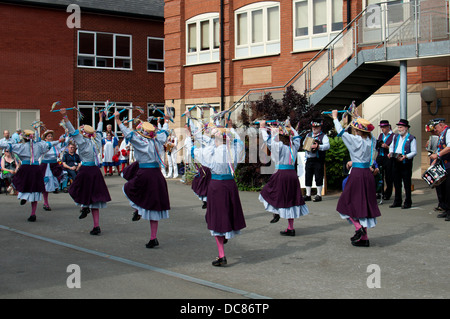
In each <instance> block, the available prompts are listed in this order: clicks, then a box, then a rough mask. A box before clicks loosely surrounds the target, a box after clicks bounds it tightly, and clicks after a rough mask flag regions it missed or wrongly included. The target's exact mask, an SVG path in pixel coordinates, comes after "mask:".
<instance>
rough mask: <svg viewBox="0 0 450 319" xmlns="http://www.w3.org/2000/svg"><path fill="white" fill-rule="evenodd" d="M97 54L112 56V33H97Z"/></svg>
mask: <svg viewBox="0 0 450 319" xmlns="http://www.w3.org/2000/svg"><path fill="white" fill-rule="evenodd" d="M97 55H102V56H111V57H112V56H113V36H112V34H105V33H97Z"/></svg>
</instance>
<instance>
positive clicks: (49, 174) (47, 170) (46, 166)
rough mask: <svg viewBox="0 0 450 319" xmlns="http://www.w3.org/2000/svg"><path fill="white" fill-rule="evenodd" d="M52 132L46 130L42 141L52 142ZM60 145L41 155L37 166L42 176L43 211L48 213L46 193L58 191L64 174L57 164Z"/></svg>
mask: <svg viewBox="0 0 450 319" xmlns="http://www.w3.org/2000/svg"><path fill="white" fill-rule="evenodd" d="M54 133H55V132H54V131H52V130H46V131H45V132H44V134H42V139H43V140H44V141H46V142H52V141H53V135H54ZM61 149H62V144H61V143H58V144H57V145H53V146H52V148H51V149H50V150H49V151H48V152H47V153H45V154H44V155H42V157H41V165H40V166H39V167H40V169H41V172H42V175H44V184H45V191H44V192H43V193H42V195H43V197H44V210H47V211H50V210H52V209H51V208H50V206H49V204H48V193H50V192H55V191H58V189H59V182H60V181H61V179H62V178H63V175H64V173H66V172H65V171H64V170H63V167H62V165H61V164H58V157H59V154H60V153H61ZM66 174H67V173H66Z"/></svg>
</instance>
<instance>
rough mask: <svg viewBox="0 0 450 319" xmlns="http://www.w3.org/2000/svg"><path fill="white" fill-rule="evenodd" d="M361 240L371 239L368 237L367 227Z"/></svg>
mask: <svg viewBox="0 0 450 319" xmlns="http://www.w3.org/2000/svg"><path fill="white" fill-rule="evenodd" d="M361 239H362V240H368V239H369V237H368V236H367V228H366V227H364V235H362V236H361Z"/></svg>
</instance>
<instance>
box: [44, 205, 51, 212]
mask: <svg viewBox="0 0 450 319" xmlns="http://www.w3.org/2000/svg"><path fill="white" fill-rule="evenodd" d="M44 210H46V211H48V212H49V211H51V210H52V209H51V208H50V206H46V205H44Z"/></svg>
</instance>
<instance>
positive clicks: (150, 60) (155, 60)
mask: <svg viewBox="0 0 450 319" xmlns="http://www.w3.org/2000/svg"><path fill="white" fill-rule="evenodd" d="M150 40H161V41H162V43H163V46H162V47H163V52H162V55H163V58H162V59H153V58H149V53H150V50H149V41H150ZM165 58H166V50H165V41H164V38H159V37H147V72H157V73H164V72H165V71H166V65H165V63H164V62H165ZM149 62H158V63H159V62H162V64H163V69H162V70H151V69H149V68H148V64H149Z"/></svg>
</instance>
